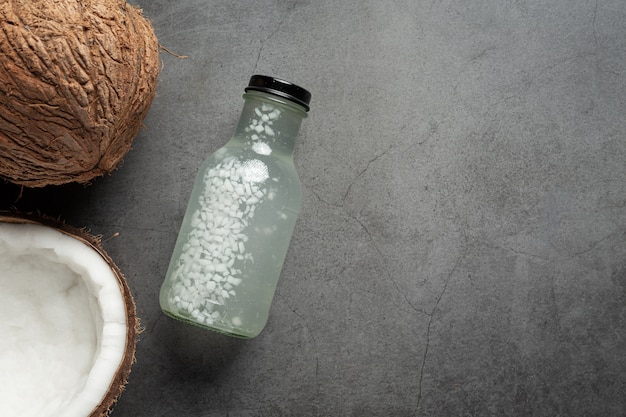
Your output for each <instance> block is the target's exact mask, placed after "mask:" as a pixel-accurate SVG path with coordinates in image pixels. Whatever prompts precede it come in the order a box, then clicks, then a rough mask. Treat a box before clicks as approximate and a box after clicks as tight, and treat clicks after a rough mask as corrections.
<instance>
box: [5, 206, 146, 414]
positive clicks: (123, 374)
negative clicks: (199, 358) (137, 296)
mask: <svg viewBox="0 0 626 417" xmlns="http://www.w3.org/2000/svg"><path fill="white" fill-rule="evenodd" d="M0 223H14V224H38V225H42V226H47V227H51V228H54V229H56V230H58V231H59V232H61V233H64V234H66V235H68V236H70V237H72V238H74V239H77V240H79V241H80V242H82V243H83V244H85V245H87V246H89V247H91V248H92V249H93V250H95V251H96V252H97V253H98V254H99V255H100V256H101V257H102V258H103V259H104V260H105V262H106V263H107V264H108V265H109V267H110V268H111V270H112V271H113V274H114V275H115V277H116V278H117V282H118V285H119V288H120V292H121V293H122V297H123V299H124V307H125V309H126V346H125V348H124V358H123V359H122V362H121V363H120V364H119V366H118V368H117V370H116V372H115V375H114V377H113V380H111V383H110V385H109V389H108V390H107V393H106V395H105V396H104V397H103V398H102V399H101V401H100V403H99V404H98V406H96V408H94V409H93V410H92V411H91V413H90V414H89V416H88V417H104V416H108V415H109V414H110V412H111V410H112V408H113V406H114V405H115V403H116V402H117V400H118V399H119V396H120V395H121V393H122V391H123V390H124V387H125V386H126V383H127V382H128V376H129V375H130V371H131V368H132V365H133V363H135V350H136V346H137V336H138V335H139V333H140V332H141V328H140V322H139V318H138V317H137V309H136V306H135V300H134V298H133V295H132V293H131V291H130V287H129V286H128V283H127V282H126V278H125V277H124V274H123V273H122V271H121V270H120V269H119V267H118V266H117V265H116V264H115V262H113V260H112V259H111V257H110V256H109V255H108V253H107V252H106V251H105V250H104V248H103V247H102V243H101V240H100V238H99V237H96V236H92V235H91V234H90V233H88V232H87V231H85V230H84V229H77V228H75V227H72V226H68V225H67V224H65V223H62V222H60V221H58V220H55V219H51V218H49V217H44V216H40V215H34V214H27V213H15V212H10V211H0ZM86 417H87V416H86Z"/></svg>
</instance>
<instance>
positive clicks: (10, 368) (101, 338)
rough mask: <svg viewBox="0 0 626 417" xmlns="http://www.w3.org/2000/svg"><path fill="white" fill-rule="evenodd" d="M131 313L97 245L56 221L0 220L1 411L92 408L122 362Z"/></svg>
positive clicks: (66, 416) (74, 413)
mask: <svg viewBox="0 0 626 417" xmlns="http://www.w3.org/2000/svg"><path fill="white" fill-rule="evenodd" d="M126 313H127V312H126V307H125V301H124V296H123V294H122V291H121V289H120V285H119V281H118V279H117V277H116V275H115V273H114V272H113V270H112V268H111V266H110V265H109V264H108V263H107V262H106V261H105V259H104V258H103V257H102V256H101V254H100V253H98V252H97V251H96V250H95V249H94V248H92V247H91V246H89V245H87V244H85V243H84V242H82V241H80V240H78V239H75V238H73V237H71V236H69V235H67V234H65V233H62V232H60V231H58V230H56V229H54V228H51V227H47V226H43V225H40V224H9V223H1V222H0V333H1V334H2V336H1V337H0V416H15V417H17V416H19V417H31V416H32V417H34V416H37V417H48V416H50V417H52V416H54V417H85V416H88V415H90V414H91V413H92V412H93V410H94V409H95V408H96V407H97V406H98V405H99V404H100V403H101V401H102V400H103V399H104V398H105V397H106V396H107V393H108V392H109V390H110V388H111V385H112V382H113V380H114V379H115V378H116V374H117V372H118V370H119V368H120V367H121V363H122V362H123V358H124V355H125V353H126V346H127V337H128V336H127V315H126ZM133 326H134V323H133ZM133 346H134V345H133ZM107 408H108V406H107Z"/></svg>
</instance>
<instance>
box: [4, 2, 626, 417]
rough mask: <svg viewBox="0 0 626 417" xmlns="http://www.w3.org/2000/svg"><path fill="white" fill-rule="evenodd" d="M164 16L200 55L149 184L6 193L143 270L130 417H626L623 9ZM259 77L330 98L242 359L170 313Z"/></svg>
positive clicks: (533, 6)
mask: <svg viewBox="0 0 626 417" xmlns="http://www.w3.org/2000/svg"><path fill="white" fill-rule="evenodd" d="M139 3H140V5H141V6H142V8H143V9H144V13H145V15H146V16H147V17H148V18H149V19H150V20H151V21H152V22H153V25H154V28H155V31H156V34H157V36H158V38H159V40H160V43H161V44H162V45H163V46H164V47H166V48H168V49H169V50H171V51H173V52H175V53H177V54H180V55H187V56H188V58H187V59H180V58H176V57H174V56H172V55H170V54H168V53H165V52H162V53H161V59H162V61H163V70H162V72H161V75H160V83H159V87H158V95H157V97H156V99H155V101H154V103H153V105H152V108H151V111H150V114H149V115H148V117H147V119H146V120H145V129H144V130H142V131H141V133H140V135H139V136H138V137H137V139H136V140H135V142H134V149H133V150H132V151H131V152H130V153H129V154H128V156H127V157H126V158H125V161H124V164H123V165H122V166H121V167H120V168H119V169H118V170H117V171H116V172H114V173H113V175H111V176H108V177H104V178H101V179H98V180H97V181H95V182H94V183H93V184H92V185H91V186H89V187H87V188H85V187H82V186H74V185H72V186H66V187H56V188H52V189H42V190H25V191H24V194H23V196H22V198H21V199H20V200H18V201H17V202H15V200H16V198H17V196H18V189H17V188H16V187H14V186H11V185H0V195H1V199H2V206H1V207H0V208H7V207H9V206H16V207H17V208H19V209H21V210H39V211H41V212H43V213H45V214H49V215H55V216H56V215H59V216H61V218H62V219H64V220H65V221H66V222H68V223H70V224H72V225H74V226H78V227H87V228H88V229H89V230H91V232H92V233H94V234H99V235H102V236H103V238H104V239H105V247H106V249H107V251H108V252H109V253H110V255H111V256H112V257H113V258H114V260H115V261H116V263H117V264H118V265H119V266H120V268H121V269H122V270H123V272H124V273H125V274H126V277H127V279H128V281H129V284H130V287H131V289H132V291H133V293H134V295H135V298H136V302H137V307H138V313H139V315H140V317H141V319H142V323H143V326H144V328H145V331H144V332H143V333H142V334H141V336H140V341H139V345H138V350H137V363H136V365H135V366H134V368H133V372H132V374H131V377H130V380H129V383H128V386H127V389H126V391H125V392H124V394H123V396H122V398H121V400H120V401H119V403H118V404H117V406H116V408H115V409H114V411H113V413H112V416H113V417H122V416H129V417H149V416H150V417H153V416H157V417H158V416H185V417H188V416H189V417H191V416H194V417H209V416H231V417H235V416H237V417H238V416H355V417H356V416H359V417H362V416H567V417H571V416H624V415H626V396H625V391H626V353H625V352H626V339H625V336H626V335H625V325H626V307H625V302H626V297H625V286H626V182H625V180H626V138H625V134H626V121H625V111H626V103H625V100H626V98H625V97H626V28H625V22H626V3H625V2H624V1H623V0H607V1H594V0H571V1H565V0H557V1H544V0H510V1H506V2H505V1H496V0H478V1H465V0H443V1H438V0H433V1H430V0H429V1H422V0H410V1H409V0H404V1H402V0H391V1H373V0H366V1H359V2H357V1H343V2H341V1H328V0H320V1H277V0H274V1H272V0H260V1H259V0H255V1H252V0H246V1H217V0H216V1H195V0H179V1H170V0H154V1H151V0H145V1H143V2H139ZM253 73H262V74H268V75H274V76H278V77H282V78H286V79H288V80H290V81H293V82H295V83H297V84H300V85H302V86H304V87H305V88H307V89H309V90H310V91H311V92H312V93H313V101H312V110H311V112H310V116H309V118H308V119H307V120H306V121H305V122H304V124H303V128H302V131H301V135H300V137H299V142H298V146H297V148H296V155H295V159H296V165H297V168H298V171H299V173H300V175H301V179H302V182H303V187H304V207H303V210H302V212H301V216H300V218H299V221H298V224H297V227H296V231H295V234H294V236H293V239H292V242H291V247H290V251H289V254H288V257H287V260H286V264H285V267H284V270H283V274H282V278H281V281H280V284H279V287H278V291H277V294H276V298H275V301H274V304H273V307H272V312H271V318H270V321H269V324H268V326H267V328H266V329H265V330H264V332H263V333H262V334H261V335H260V336H259V337H258V338H256V339H253V340H251V341H240V340H234V339H229V338H226V337H223V336H219V335H216V334H213V333H210V332H207V331H202V330H200V329H196V328H193V327H191V326H187V325H183V324H180V323H177V322H174V321H172V320H170V319H169V318H166V317H164V316H163V315H162V314H161V312H160V309H159V305H158V299H157V295H158V290H159V286H160V284H161V281H162V279H163V276H164V274H165V270H166V268H167V264H168V261H169V256H170V253H171V251H172V248H173V245H174V240H175V238H176V234H177V230H178V225H179V223H180V221H181V219H182V215H183V212H184V209H185V206H186V202H187V198H188V196H189V193H190V187H191V184H192V182H193V178H194V175H195V172H196V169H197V168H198V166H199V164H200V163H201V161H202V160H203V159H204V158H205V157H206V156H208V155H209V154H210V153H212V152H213V151H215V150H216V149H217V148H219V147H220V146H221V145H222V144H223V143H224V142H225V141H226V140H227V139H228V137H229V135H230V134H231V133H232V131H233V128H234V125H235V123H236V122H237V118H238V116H239V112H240V110H241V106H242V104H243V102H242V99H241V94H242V92H243V88H244V86H245V85H246V83H247V81H248V78H249V76H250V75H252V74H253ZM118 232H119V236H117V237H113V236H114V234H115V233H118Z"/></svg>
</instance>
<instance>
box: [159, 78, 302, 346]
mask: <svg viewBox="0 0 626 417" xmlns="http://www.w3.org/2000/svg"><path fill="white" fill-rule="evenodd" d="M243 98H244V106H243V110H242V112H241V117H240V119H239V123H238V124H237V127H236V129H235V133H234V135H233V136H232V138H231V139H230V140H229V141H228V142H227V143H226V144H225V145H224V146H223V147H222V148H220V149H219V150H217V151H216V152H215V153H213V154H212V155H211V156H210V157H209V158H208V159H207V160H206V161H204V163H203V164H202V165H201V167H200V169H199V172H198V174H197V177H196V180H195V183H194V186H193V189H192V193H191V197H190V200H189V204H188V207H187V210H186V212H185V215H184V218H183V221H182V225H181V228H180V232H179V235H178V239H177V241H176V245H175V247H174V251H173V254H172V258H171V260H170V264H169V268H168V271H167V274H166V277H165V280H164V282H163V285H162V286H161V292H160V304H161V308H162V310H163V311H164V312H165V313H166V314H167V315H169V316H171V317H173V318H176V319H178V320H181V321H184V322H187V323H190V324H194V325H197V326H200V327H203V328H207V329H211V330H215V331H218V332H220V333H223V334H227V335H230V336H235V337H241V338H253V337H255V336H257V335H258V334H259V333H260V332H261V330H262V329H263V328H264V327H265V324H266V323H267V319H268V316H269V310H270V306H271V303H272V298H273V296H274V291H275V289H276V285H277V283H278V279H279V276H280V272H281V269H282V266H283V262H284V259H285V255H286V253H287V249H288V247H289V241H290V239H291V234H292V232H293V229H294V226H295V223H296V218H297V216H298V213H299V211H300V207H301V205H302V190H301V184H300V179H299V177H298V174H297V172H296V170H295V166H294V162H293V151H294V145H295V139H296V136H297V134H298V131H299V129H300V124H301V122H302V120H303V119H304V118H306V116H307V112H308V110H309V102H310V99H311V94H310V93H309V92H308V91H307V90H305V89H303V88H301V87H298V86H297V85H294V84H291V83H289V82H287V81H283V80H280V79H277V78H273V77H268V76H262V75H254V76H252V77H251V78H250V82H249V84H248V87H246V88H245V93H244V95H243Z"/></svg>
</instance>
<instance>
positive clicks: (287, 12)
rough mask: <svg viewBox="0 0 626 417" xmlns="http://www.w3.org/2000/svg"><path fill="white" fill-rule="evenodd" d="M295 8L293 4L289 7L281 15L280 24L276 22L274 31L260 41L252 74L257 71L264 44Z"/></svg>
mask: <svg viewBox="0 0 626 417" xmlns="http://www.w3.org/2000/svg"><path fill="white" fill-rule="evenodd" d="M295 8H296V5H295V3H294V4H292V5H291V6H289V8H288V9H287V11H286V12H285V14H284V15H283V17H282V19H281V20H280V22H278V24H277V25H276V27H275V28H274V30H273V31H272V32H271V33H270V34H269V35H268V36H266V37H265V39H260V42H261V47H260V48H259V53H258V54H257V56H256V61H255V62H254V68H253V69H252V72H253V73H254V72H255V71H256V70H257V67H258V66H259V61H260V60H261V55H262V54H263V51H264V50H265V44H266V43H267V42H268V41H269V40H270V39H272V38H273V37H274V35H276V33H278V31H279V30H280V27H281V26H282V25H283V23H285V21H286V20H287V17H289V15H290V14H291V12H293V10H294V9H295Z"/></svg>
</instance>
